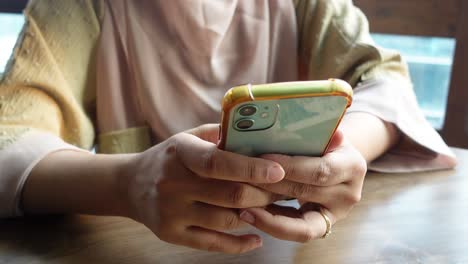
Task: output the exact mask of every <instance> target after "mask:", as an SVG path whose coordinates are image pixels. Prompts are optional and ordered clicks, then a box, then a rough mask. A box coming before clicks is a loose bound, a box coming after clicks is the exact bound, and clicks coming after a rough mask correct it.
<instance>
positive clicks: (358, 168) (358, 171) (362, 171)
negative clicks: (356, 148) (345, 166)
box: [351, 159, 367, 178]
mask: <svg viewBox="0 0 468 264" xmlns="http://www.w3.org/2000/svg"><path fill="white" fill-rule="evenodd" d="M351 171H352V172H353V175H356V176H358V177H359V178H363V177H364V176H365V175H366V172H367V163H366V161H365V160H364V159H359V161H357V162H355V163H354V164H353V166H352V168H351Z"/></svg>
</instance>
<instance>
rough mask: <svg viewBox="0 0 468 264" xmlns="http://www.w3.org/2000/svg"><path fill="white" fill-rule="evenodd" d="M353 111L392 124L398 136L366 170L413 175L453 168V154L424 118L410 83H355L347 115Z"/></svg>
mask: <svg viewBox="0 0 468 264" xmlns="http://www.w3.org/2000/svg"><path fill="white" fill-rule="evenodd" d="M353 112H366V113H370V114H373V115H375V116H377V117H379V118H380V119H382V120H384V121H386V122H390V123H393V124H394V125H395V126H396V127H397V128H398V129H399V130H400V131H401V133H402V136H401V140H400V142H399V143H398V144H397V145H396V146H395V147H394V148H392V149H391V150H390V151H388V152H387V153H385V154H384V155H383V156H381V157H380V158H378V159H377V160H375V161H373V162H371V163H370V164H369V169H370V170H374V171H380V172H394V173H396V172H416V171H427V170H439V169H447V168H451V167H453V166H454V165H455V163H456V159H455V155H454V154H453V152H452V151H451V150H450V149H449V148H448V146H447V145H446V144H445V142H444V141H443V140H442V138H441V137H440V136H439V134H438V133H437V132H436V131H435V130H434V128H433V127H432V126H431V125H430V124H429V122H428V121H427V120H426V119H425V117H424V115H423V113H422V111H421V110H420V108H419V106H418V103H417V101H416V96H415V95H414V92H413V90H412V89H411V84H410V83H408V82H405V81H395V80H388V79H378V80H376V79H374V80H367V81H364V82H362V83H360V84H358V86H357V87H356V88H355V89H354V98H353V104H352V105H351V107H350V108H349V110H348V112H347V113H348V114H350V113H353Z"/></svg>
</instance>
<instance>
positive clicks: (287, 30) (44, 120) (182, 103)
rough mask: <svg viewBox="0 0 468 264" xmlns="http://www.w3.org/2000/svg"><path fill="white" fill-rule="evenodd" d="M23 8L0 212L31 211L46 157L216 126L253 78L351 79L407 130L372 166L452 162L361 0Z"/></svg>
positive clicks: (365, 105)
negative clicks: (30, 198) (234, 91)
mask: <svg viewBox="0 0 468 264" xmlns="http://www.w3.org/2000/svg"><path fill="white" fill-rule="evenodd" d="M161 3H164V5H163V4H161ZM25 16H26V24H25V27H24V29H23V32H22V34H21V37H20V38H19V41H18V43H17V46H16V48H15V50H14V54H13V56H12V59H11V60H10V62H9V64H8V65H7V69H6V72H5V76H4V78H3V80H2V82H1V83H0V217H9V216H15V215H20V214H21V210H20V208H19V201H20V198H21V190H22V187H23V184H24V182H25V180H26V179H27V176H28V175H29V173H30V171H31V169H32V168H33V167H34V165H35V164H37V162H38V161H40V160H41V159H42V158H43V157H44V156H45V155H47V154H48V153H50V152H52V151H56V150H59V149H67V148H76V147H78V148H81V149H84V150H90V149H91V148H92V147H93V146H94V144H97V149H98V151H99V152H105V153H122V152H136V151H143V150H144V149H146V148H148V147H150V146H151V145H152V144H155V143H157V142H159V141H161V140H164V139H165V138H167V137H168V136H170V135H172V134H174V133H176V132H180V131H182V130H184V129H187V128H190V127H193V126H196V125H199V124H202V123H208V122H219V115H220V113H219V109H220V101H221V100H220V99H221V97H222V95H223V94H224V92H225V91H226V90H227V89H228V88H229V87H230V86H233V85H237V84H240V83H247V82H253V83H263V82H274V81H289V80H298V79H311V80H314V79H328V78H331V77H333V78H340V79H344V80H346V81H348V82H349V83H350V84H351V85H352V86H354V87H356V88H355V96H354V102H353V105H352V107H351V108H350V110H349V112H355V111H361V112H367V113H371V114H374V115H376V116H378V117H380V118H382V119H383V120H386V121H388V122H392V123H394V124H395V125H396V126H397V127H398V128H399V129H400V130H401V131H402V132H403V133H404V136H403V140H402V141H401V143H400V144H399V145H398V146H396V147H395V148H394V149H393V150H392V151H390V152H388V153H386V154H385V155H384V156H382V157H381V158H379V159H378V160H376V161H374V162H373V163H372V164H370V168H371V169H376V170H381V171H414V170H429V169H441V168H447V166H448V164H450V162H448V161H450V160H451V159H453V155H452V154H451V152H450V150H449V149H448V148H447V146H446V145H445V144H444V142H443V141H442V140H441V138H440V137H439V136H438V134H437V133H436V132H435V131H434V130H433V129H432V128H431V126H430V125H429V124H428V123H427V122H426V121H425V119H424V117H423V115H422V113H421V111H420V110H419V109H418V107H417V103H416V99H415V96H414V93H413V91H412V86H411V83H410V81H409V79H408V72H407V67H406V65H405V64H404V63H403V62H402V61H401V58H400V56H399V55H398V53H396V52H394V51H389V50H384V49H381V48H378V47H376V46H375V45H374V44H373V42H372V40H371V38H370V36H369V32H368V25H367V21H366V19H365V17H364V16H363V14H362V13H361V12H360V11H359V10H358V9H357V8H355V7H354V6H353V5H352V1H351V0H297V1H291V2H290V1H285V0H271V1H268V0H258V1H235V0H226V1H203V0H196V1H182V0H180V1H179V0H174V1H157V0H141V1H125V0H112V1H108V2H105V1H104V0H83V1H57V0H42V1H37V0H36V1H34V0H32V1H30V3H29V5H28V7H27V9H26V10H25ZM99 40H100V41H99ZM95 131H97V135H98V137H97V140H95ZM408 146H412V147H411V148H408Z"/></svg>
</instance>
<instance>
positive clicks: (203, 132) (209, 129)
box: [185, 124, 219, 144]
mask: <svg viewBox="0 0 468 264" xmlns="http://www.w3.org/2000/svg"><path fill="white" fill-rule="evenodd" d="M185 133H188V134H192V135H194V136H196V137H199V138H200V139H203V140H205V141H208V142H211V143H214V144H218V134H219V124H206V125H201V126H198V127H195V128H192V129H189V130H187V131H185Z"/></svg>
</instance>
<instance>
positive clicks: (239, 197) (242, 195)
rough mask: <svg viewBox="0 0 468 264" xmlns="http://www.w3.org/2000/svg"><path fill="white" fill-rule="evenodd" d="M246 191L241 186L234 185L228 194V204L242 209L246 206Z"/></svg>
mask: <svg viewBox="0 0 468 264" xmlns="http://www.w3.org/2000/svg"><path fill="white" fill-rule="evenodd" d="M247 195H248V194H247V189H246V187H245V186H244V185H242V184H236V185H234V187H233V188H232V190H231V191H230V193H229V196H228V199H229V202H230V203H231V204H232V205H233V206H236V207H243V206H244V205H245V204H246V198H247Z"/></svg>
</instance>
